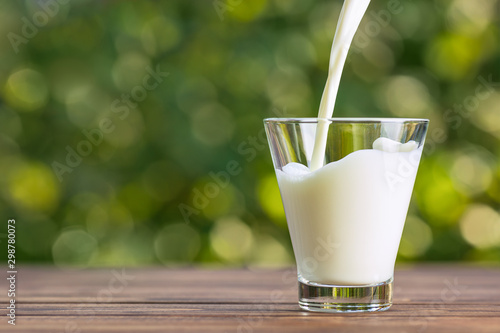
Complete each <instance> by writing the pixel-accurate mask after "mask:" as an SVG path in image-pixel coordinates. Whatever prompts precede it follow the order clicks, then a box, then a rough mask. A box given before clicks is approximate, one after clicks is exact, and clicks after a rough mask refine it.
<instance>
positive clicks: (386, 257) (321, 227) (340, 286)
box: [264, 118, 429, 312]
mask: <svg viewBox="0 0 500 333" xmlns="http://www.w3.org/2000/svg"><path fill="white" fill-rule="evenodd" d="M428 123H429V121H428V120H426V119H392V118H388V119H383V118H333V119H318V118H299V119H278V118H274V119H266V120H264V124H265V128H266V132H267V137H268V140H269V146H270V149H271V155H272V158H273V163H274V167H275V170H276V176H277V178H278V184H279V188H280V192H281V198H282V201H283V206H284V208H285V213H286V218H287V222H288V228H289V231H290V237H291V239H292V245H293V250H294V253H295V259H296V262H297V273H298V281H299V305H300V307H301V308H302V309H305V310H310V311H321V312H364V311H383V310H387V309H388V308H389V307H390V306H391V305H392V289H393V275H394V263H395V261H396V254H397V252H398V247H399V242H400V240H401V234H402V232H403V227H404V222H405V219H406V215H407V212H408V206H409V203H410V198H411V195H412V191H413V184H414V182H415V177H416V175H417V169H418V165H419V162H420V157H421V155H422V150H423V146H424V140H425V135H426V132H427V126H428ZM320 126H321V127H322V128H323V129H325V128H326V131H325V133H326V147H325V148H324V152H322V156H321V159H322V162H321V161H320V163H319V165H317V166H316V167H315V168H312V167H311V164H312V159H313V151H314V148H315V147H314V146H315V138H316V129H317V128H319V127H320ZM322 131H323V130H322ZM316 164H317V163H316Z"/></svg>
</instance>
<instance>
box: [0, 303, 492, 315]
mask: <svg viewBox="0 0 500 333" xmlns="http://www.w3.org/2000/svg"><path fill="white" fill-rule="evenodd" d="M5 313H6V310H5V309H0V314H1V315H5ZM17 314H18V315H20V316H91V317H101V316H139V317H150V316H152V317H158V316H164V317H182V316H187V317H192V316H198V317H203V316H205V317H207V316H227V317H239V316H242V315H245V316H249V317H273V316H281V317H294V316H298V315H301V314H302V311H301V310H300V308H299V306H298V304H297V303H296V302H294V303H271V304H264V303H245V304H212V303H211V304H186V303H182V304H171V303H167V304H147V306H144V304H142V303H136V304H130V303H102V304H99V303H97V304H93V303H81V304H76V303H41V304H23V303H21V304H18V311H17ZM315 315H319V316H322V314H318V313H312V314H311V316H315ZM349 315H350V316H351V317H363V316H365V315H363V314H349ZM499 315H500V304H456V303H450V304H426V303H419V304H414V303H398V304H395V305H393V306H392V308H391V310H390V311H385V312H379V313H374V314H372V317H375V318H377V317H383V318H387V317H393V318H401V317H405V318H409V317H429V316H431V317H442V316H447V317H498V316H499Z"/></svg>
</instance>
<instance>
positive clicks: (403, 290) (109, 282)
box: [0, 265, 500, 303]
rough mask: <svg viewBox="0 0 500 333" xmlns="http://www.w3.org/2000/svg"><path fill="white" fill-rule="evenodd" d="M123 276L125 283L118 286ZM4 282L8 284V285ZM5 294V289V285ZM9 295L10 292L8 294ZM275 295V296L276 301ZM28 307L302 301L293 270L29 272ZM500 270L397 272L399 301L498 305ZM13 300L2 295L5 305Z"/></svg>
mask: <svg viewBox="0 0 500 333" xmlns="http://www.w3.org/2000/svg"><path fill="white" fill-rule="evenodd" d="M117 275H118V276H120V275H121V276H122V278H123V277H125V278H124V282H123V283H120V281H117V280H116V279H117V278H116V276H117ZM2 283H6V282H4V281H2ZM0 287H2V289H4V287H3V286H2V285H0ZM4 290H5V289H4ZM273 295H274V296H273ZM18 296H19V299H20V300H21V301H23V302H47V303H49V302H57V303H61V302H76V303H82V302H93V303H95V302H146V303H151V302H153V303H154V302H187V303H190V302H214V303H218V302H237V303H241V302H261V303H272V302H273V301H275V300H273V297H277V296H279V297H280V299H279V300H280V301H283V302H296V301H297V282H296V278H295V271H294V270H293V269H292V270H290V269H289V270H248V269H232V270H196V269H182V270H171V269H137V268H136V269H125V270H124V271H122V269H119V268H117V269H100V270H88V271H68V270H60V269H47V268H43V267H41V268H36V267H34V268H33V267H26V268H20V269H19V273H18ZM498 300H500V269H492V268H474V269H469V268H467V267H454V266H451V267H450V266H445V267H443V266H442V265H435V266H434V265H431V266H419V267H418V269H412V268H411V267H410V268H406V269H401V270H398V271H396V274H395V291H394V302H395V303H398V302H410V301H411V302H427V303H449V302H465V303H467V302H481V303H484V302H493V303H495V302H497V301H498ZM5 301H7V295H6V294H5V293H0V302H5Z"/></svg>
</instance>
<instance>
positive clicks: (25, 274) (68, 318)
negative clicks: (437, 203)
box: [0, 265, 500, 333]
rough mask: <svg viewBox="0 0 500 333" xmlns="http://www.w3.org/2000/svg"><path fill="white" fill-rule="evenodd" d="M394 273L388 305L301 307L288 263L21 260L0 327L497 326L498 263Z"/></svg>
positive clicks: (421, 331) (180, 329) (96, 329)
mask: <svg viewBox="0 0 500 333" xmlns="http://www.w3.org/2000/svg"><path fill="white" fill-rule="evenodd" d="M120 276H121V277H120ZM120 281H121V282H120ZM395 281H396V282H395V297H394V305H393V307H392V308H391V309H390V310H389V311H387V312H380V313H367V314H366V313H365V314H321V313H310V312H305V311H301V310H300V309H299V307H298V305H297V283H296V278H295V270H293V269H287V270H251V269H225V270H200V269H194V268H188V269H165V268H135V269H126V270H125V271H122V270H121V269H98V270H84V271H71V270H61V269H55V268H48V267H31V266H27V267H21V268H20V269H19V270H18V284H17V292H18V298H17V300H18V302H17V315H18V317H17V325H16V327H15V331H14V330H13V327H12V326H8V325H7V324H6V316H5V315H6V309H5V310H4V309H3V308H4V307H2V309H0V316H1V317H3V318H5V323H0V332H30V333H31V332H92V331H93V332H183V331H189V332H238V333H239V332H252V333H253V332H277V331H278V332H281V331H287V332H303V331H318V332H321V331H335V332H336V331H340V332H359V331H361V332H363V331H367V332H368V331H369V332H418V333H424V332H425V333H428V332H429V333H431V332H440V333H441V332H500V269H499V268H484V267H483V268H481V267H467V266H462V265H461V266H456V265H451V266H450V265H419V266H415V267H411V266H409V267H400V268H399V269H398V270H397V272H396V275H395ZM2 283H3V284H2V285H1V288H2V289H3V290H5V289H4V286H5V282H4V281H2ZM0 301H2V302H5V301H7V298H6V294H5V293H1V294H0Z"/></svg>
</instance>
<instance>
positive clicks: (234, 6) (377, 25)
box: [0, 0, 500, 267]
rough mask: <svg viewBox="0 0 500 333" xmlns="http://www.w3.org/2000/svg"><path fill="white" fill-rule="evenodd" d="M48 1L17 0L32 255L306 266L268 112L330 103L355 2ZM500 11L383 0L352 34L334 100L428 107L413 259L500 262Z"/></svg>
mask: <svg viewBox="0 0 500 333" xmlns="http://www.w3.org/2000/svg"><path fill="white" fill-rule="evenodd" d="M41 3H45V4H46V5H45V7H46V9H45V10H44V9H43V8H42V7H41V5H40V3H39V2H37V1H29V0H27V1H1V2H0V36H2V38H0V47H1V50H2V52H1V53H0V96H1V100H0V213H1V216H0V217H1V219H2V221H4V222H2V223H1V224H2V225H4V227H3V228H2V229H3V230H0V233H1V234H0V242H1V244H4V245H5V244H6V239H7V238H6V233H7V227H6V220H7V219H8V218H15V219H16V221H17V223H16V235H17V236H16V237H17V238H16V240H17V243H16V246H17V256H16V258H17V260H18V263H19V262H20V263H28V262H38V263H54V264H56V265H78V266H83V267H85V266H113V265H154V264H163V265H169V266H170V265H183V264H191V263H195V264H199V265H258V266H271V267H276V266H283V265H290V264H292V263H293V252H292V250H291V245H290V241H289V236H288V231H287V227H286V220H285V216H284V212H283V209H282V205H281V199H280V196H279V191H278V187H277V183H276V180H275V176H274V171H273V167H272V163H271V157H270V154H269V151H268V148H267V145H266V142H265V141H264V140H263V139H262V138H263V137H262V136H263V125H262V119H263V118H266V117H275V116H294V117H314V116H315V115H316V114H317V110H318V106H319V101H320V98H321V94H322V90H323V86H324V83H325V80H326V76H327V70H328V58H329V53H330V46H331V39H332V36H333V33H334V29H335V25H336V22H337V18H338V14H339V12H340V8H341V5H342V2H341V1H338V0H317V1H313V0H251V1H246V0H242V1H235V0H233V1H223V0H220V1H197V0H174V1H78V0H72V1H68V0H65V1H63V0H60V1H59V2H57V1H56V0H53V1H49V0H48V1H45V2H43V1H42V2H41ZM391 10H392V12H391ZM499 20H500V1H498V0H478V1H470V0H434V1H409V0H402V1H395V0H390V1H379V0H372V4H371V5H370V8H369V10H368V14H367V15H366V17H365V19H364V21H363V23H362V26H361V28H360V31H359V32H358V34H357V37H356V38H355V41H354V45H353V49H352V50H351V53H350V55H349V61H348V64H347V65H346V68H345V71H344V76H343V79H342V83H341V88H340V92H339V96H338V101H337V107H336V111H335V115H336V116H338V117H365V116H370V117H419V118H429V119H431V127H430V130H429V135H428V139H427V147H426V150H425V153H424V157H423V161H422V163H421V167H420V170H419V174H418V177H417V182H416V185H415V191H414V195H413V199H412V204H411V207H410V211H409V215H408V220H407V223H406V227H405V231H404V235H403V239H402V242H401V247H400V252H399V255H398V260H400V261H447V260H453V261H458V260H462V261H476V262H484V263H499V262H500V213H499V208H500V158H499V156H500V92H499V90H500V85H499V84H496V86H495V85H493V86H491V85H490V86H488V87H486V86H484V84H483V83H482V82H484V81H485V80H486V81H488V80H490V81H494V82H500V27H499V25H500V21H499ZM155 69H158V70H160V71H162V72H168V76H167V77H164V78H163V81H162V82H161V83H159V84H158V86H157V87H155V88H154V89H151V90H145V89H143V88H141V87H142V86H143V81H144V79H145V78H147V77H148V70H155ZM152 82H153V81H152V80H150V81H148V83H152ZM127 95H129V97H127ZM130 95H132V96H135V97H130ZM126 98H131V100H130V102H129V104H126V103H127V102H125V99H126ZM134 98H135V100H134ZM138 99H140V101H139V100H138ZM119 107H121V109H119V110H118V108H119ZM114 111H116V112H114ZM103 119H108V125H109V124H112V126H113V130H111V131H110V133H106V134H103V138H102V142H100V143H98V144H93V145H91V146H90V147H91V150H92V151H91V152H89V151H88V148H89V146H88V145H87V146H85V144H81V142H82V141H83V140H87V138H86V136H85V135H84V132H83V131H92V130H94V129H97V128H99V126H100V124H102V121H103ZM92 133H97V132H96V131H93V132H92ZM94 139H95V140H96V142H99V141H100V138H99V135H97V136H95V137H94ZM79 145H80V148H81V149H85V148H87V153H88V155H87V156H84V157H82V160H81V161H80V162H79V163H77V162H78V161H76V162H75V161H74V162H75V163H76V164H78V165H77V166H76V167H72V168H71V169H65V171H66V172H64V173H62V174H61V171H60V172H59V176H60V177H61V181H60V180H59V179H58V175H57V174H56V172H54V169H53V166H54V162H58V163H61V164H66V155H67V153H68V152H67V147H70V149H76V150H78V147H79ZM70 171H71V172H70ZM230 172H232V174H230ZM223 173H224V175H230V176H229V179H228V180H227V178H228V177H227V176H223ZM217 175H218V176H217ZM216 178H217V179H219V182H220V184H222V186H216V185H214V184H216V183H217V182H216V181H215V179H216ZM207 196H208V197H207ZM188 206H189V207H191V208H187V207H188ZM180 208H181V209H180ZM181 211H184V212H185V214H184V216H183V214H182V213H181ZM188 212H189V213H188ZM187 215H189V217H188V218H186V216H187ZM1 252H2V254H1V256H2V258H3V257H6V251H1ZM4 253H5V254H4Z"/></svg>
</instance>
